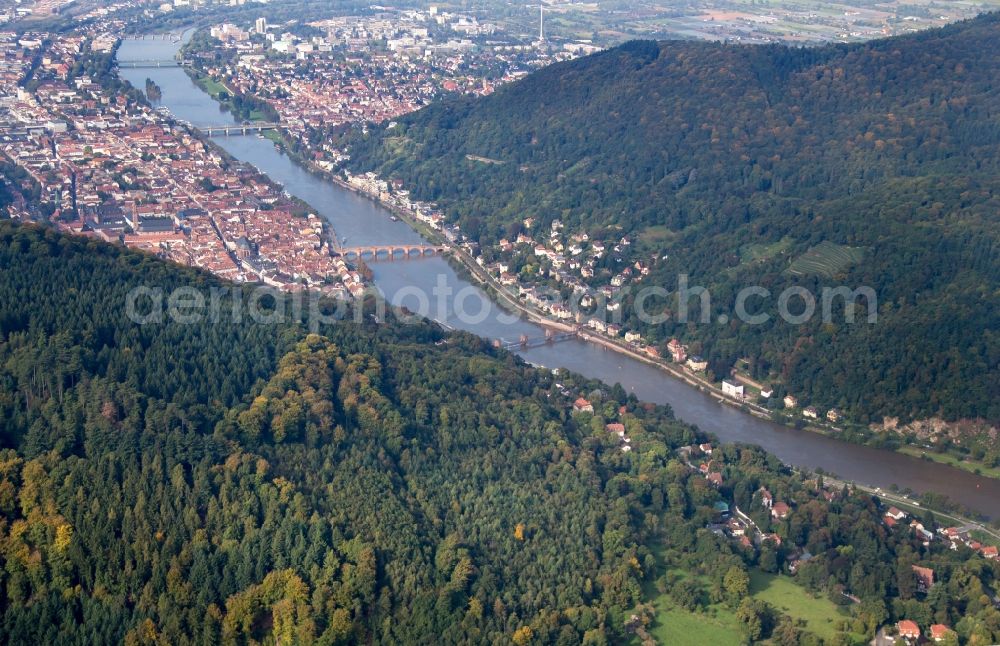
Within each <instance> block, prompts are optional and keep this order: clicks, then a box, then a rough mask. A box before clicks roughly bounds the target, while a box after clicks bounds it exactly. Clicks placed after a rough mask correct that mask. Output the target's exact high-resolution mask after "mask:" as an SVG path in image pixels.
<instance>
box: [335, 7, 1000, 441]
mask: <svg viewBox="0 0 1000 646" xmlns="http://www.w3.org/2000/svg"><path fill="white" fill-rule="evenodd" d="M998 41H1000V16H998V15H997V14H987V15H984V16H981V17H979V18H977V19H974V20H971V21H966V22H963V23H958V24H955V25H951V26H948V27H945V28H942V29H937V30H931V31H927V32H922V33H919V34H914V35H908V36H903V37H896V38H890V39H884V40H877V41H873V42H867V43H859V44H851V45H827V46H822V47H815V48H793V47H786V46H779V45H773V46H744V45H734V44H728V43H705V42H660V43H657V42H650V41H636V42H630V43H627V44H625V45H622V46H620V47H616V48H614V49H611V50H608V51H605V52H601V53H599V54H595V55H593V56H589V57H586V58H582V59H577V60H574V61H571V62H567V63H562V64H556V65H552V66H550V67H547V68H545V69H542V70H540V71H538V72H536V73H534V74H532V75H530V76H529V77H527V78H525V79H523V80H522V81H519V82H516V83H513V84H511V85H509V86H505V87H503V88H501V89H499V90H498V91H497V92H496V93H495V94H493V95H492V96H489V97H486V98H472V97H459V98H455V99H451V100H447V101H444V102H440V103H436V104H434V105H432V106H429V107H427V108H425V109H423V110H421V111H419V112H416V113H413V114H411V115H408V116H406V117H403V118H401V119H398V120H397V123H395V124H392V125H391V127H389V126H385V125H384V126H381V127H373V128H368V129H366V130H365V131H364V132H360V131H358V132H353V133H348V134H345V143H347V144H349V145H350V147H351V155H352V160H351V162H350V164H349V167H350V169H351V170H353V171H368V170H375V171H377V172H379V173H380V174H381V175H382V176H383V177H385V178H389V179H399V180H402V182H403V186H404V187H405V188H407V189H408V190H410V191H411V193H412V194H413V195H414V196H415V197H416V198H418V199H424V200H433V201H436V202H438V203H439V204H440V205H441V206H442V207H444V208H445V209H446V212H447V213H448V215H449V217H450V218H451V219H452V220H453V221H457V222H459V223H460V224H461V225H462V226H463V230H465V231H466V232H467V233H469V235H471V236H472V237H473V238H475V239H477V240H478V241H479V242H481V243H482V244H483V245H484V247H486V248H490V247H492V246H494V245H496V243H497V241H499V240H500V239H502V238H505V237H509V236H511V235H512V234H515V235H516V234H517V233H518V232H519V231H521V222H522V219H523V218H526V217H531V218H533V219H534V220H535V222H536V224H535V225H534V227H535V228H534V230H533V231H530V232H529V233H533V234H536V235H541V236H545V235H547V234H546V233H545V232H547V231H548V228H549V227H548V225H549V223H550V222H552V221H553V220H555V219H560V220H561V221H562V222H563V223H564V224H565V225H566V229H567V230H568V231H571V232H572V231H581V232H587V233H589V234H590V235H591V236H592V237H594V238H595V239H610V240H613V241H614V240H617V239H618V238H619V237H622V236H629V237H631V239H632V240H631V242H632V245H631V248H630V251H629V252H628V253H626V254H623V256H618V257H616V256H615V255H614V254H611V255H609V256H608V260H607V262H608V263H609V266H610V267H612V268H613V266H614V263H616V262H622V261H626V262H632V261H635V260H642V261H643V262H646V263H651V264H652V272H651V274H650V276H649V277H648V278H646V279H644V281H643V282H642V283H641V285H660V286H663V287H665V288H667V289H668V290H674V289H676V286H677V284H678V283H677V280H678V275H680V274H688V275H690V281H691V284H692V285H702V286H705V287H707V288H708V289H709V291H710V293H711V294H712V297H713V298H712V310H713V311H712V313H711V317H710V321H711V323H707V324H691V323H688V324H685V323H683V322H680V321H679V320H678V317H677V316H676V307H677V305H676V299H675V298H672V297H671V298H668V299H663V300H662V301H660V308H661V309H660V310H656V309H655V308H654V312H657V311H662V312H663V313H665V314H667V315H668V316H669V317H670V318H669V319H668V320H667V322H666V323H663V324H659V325H655V326H648V325H643V324H642V323H641V322H640V321H638V320H636V317H635V315H634V313H633V308H632V307H630V306H629V301H628V300H627V299H626V301H625V305H626V307H624V308H623V312H624V313H625V319H624V321H623V322H624V324H625V326H626V327H628V328H634V329H639V330H641V331H642V332H643V333H644V335H645V336H646V337H647V338H648V339H650V340H651V341H653V342H654V343H659V344H661V345H662V344H665V343H666V342H667V341H668V340H670V339H671V338H672V337H678V338H680V339H681V340H682V341H684V342H687V343H691V344H692V345H693V347H695V348H696V349H697V350H698V351H700V353H701V354H702V355H703V356H705V357H706V359H708V361H709V363H710V366H711V367H712V370H713V372H714V373H715V375H716V376H717V377H718V378H721V377H722V376H725V375H726V374H728V370H729V368H730V367H732V366H733V365H734V364H735V363H736V362H737V361H738V360H746V365H747V366H748V367H749V370H750V372H751V374H752V376H754V377H756V378H758V379H761V380H773V381H774V382H775V383H778V384H782V385H783V386H784V388H786V389H787V390H788V391H789V392H792V393H795V394H797V395H798V396H799V397H800V398H802V399H804V400H805V401H807V402H810V403H813V404H815V405H817V406H818V407H820V408H821V409H825V408H831V407H839V408H841V409H842V410H844V411H846V412H848V413H849V414H850V415H851V416H852V417H853V418H854V419H855V420H858V421H862V422H869V421H881V419H882V416H883V415H895V416H900V417H902V418H903V419H910V418H923V417H929V416H932V415H941V416H943V417H945V418H946V419H949V420H954V419H959V418H985V419H987V420H992V421H997V420H1000V337H998V335H997V323H998V321H1000V299H998V298H997V289H998V287H1000V262H997V258H998V257H1000V219H998V216H997V213H998V212H1000V203H998V197H997V196H998V195H1000V179H998V178H1000V157H998V155H997V154H996V151H997V150H998V146H1000V126H998V123H997V119H996V116H997V114H1000V94H998V92H997V81H996V75H995V70H996V69H997V68H998V66H1000V49H998V48H997V47H996V43H997V42H998ZM479 159H489V160H493V161H494V163H480V162H478V161H476V160H479ZM619 266H625V265H619ZM600 269H601V268H600V267H599V268H598V272H597V274H596V275H595V277H594V279H593V281H592V283H593V284H594V285H599V284H601V283H602V281H603V284H607V281H608V279H609V278H610V277H611V275H612V273H611V272H610V271H607V272H604V273H603V274H602V272H601V271H600ZM750 285H761V286H763V287H765V288H767V289H768V290H770V292H771V293H772V294H773V295H774V296H773V297H772V302H771V304H770V307H771V309H768V310H766V311H767V312H768V313H770V314H771V315H772V316H771V322H769V323H768V324H764V325H741V324H739V322H738V321H735V320H733V319H734V318H735V317H733V304H734V299H735V295H736V293H737V292H738V290H740V289H741V288H743V287H745V286H750ZM794 285H798V286H803V287H805V288H807V289H809V290H810V291H811V292H812V293H814V294H815V295H816V299H817V301H819V300H820V294H821V290H822V288H823V287H824V286H830V287H836V286H839V285H846V286H848V287H850V288H851V289H854V288H858V287H861V286H871V287H873V288H874V289H875V290H876V293H877V297H878V322H877V324H873V325H869V324H864V323H862V324H857V323H855V324H848V323H847V321H846V319H845V317H844V316H843V311H842V310H841V311H840V314H839V316H838V315H835V316H834V317H833V320H832V321H831V322H830V323H828V324H823V322H822V317H821V316H818V315H817V316H814V317H813V318H812V319H811V320H810V321H809V322H807V323H805V324H802V325H786V324H784V323H782V322H781V321H780V320H779V319H778V317H777V316H774V312H773V309H774V303H773V300H774V299H776V298H777V295H778V294H779V293H780V292H782V291H783V290H784V289H785V288H787V287H789V286H794ZM751 302H752V303H754V302H756V301H751ZM859 304H860V305H861V306H864V305H865V301H864V299H860V300H859ZM838 307H839V306H838ZM800 309H801V308H800V307H798V308H795V307H793V308H792V311H793V312H796V313H797V312H798V311H799V310H800ZM835 312H836V310H835ZM751 313H754V312H753V310H751ZM723 314H724V315H727V316H728V317H729V319H731V320H730V322H728V323H721V324H719V323H716V321H717V320H718V317H719V315H723ZM692 318H693V319H694V320H697V318H698V317H697V312H696V315H695V316H693V317H692ZM863 319H864V317H863V316H860V317H859V319H858V320H863ZM664 354H666V353H665V351H664Z"/></svg>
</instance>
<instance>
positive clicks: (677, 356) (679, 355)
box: [667, 339, 687, 363]
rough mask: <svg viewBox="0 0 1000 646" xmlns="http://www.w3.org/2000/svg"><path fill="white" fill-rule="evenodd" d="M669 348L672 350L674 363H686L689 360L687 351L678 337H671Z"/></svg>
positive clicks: (671, 355) (671, 354)
mask: <svg viewBox="0 0 1000 646" xmlns="http://www.w3.org/2000/svg"><path fill="white" fill-rule="evenodd" d="M667 349H668V350H670V357H671V358H672V359H673V360H674V363H684V362H685V361H686V360H687V351H686V350H685V349H684V346H683V345H681V342H680V341H678V340H677V339H671V340H670V343H668V344H667Z"/></svg>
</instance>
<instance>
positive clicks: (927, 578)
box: [913, 565, 934, 592]
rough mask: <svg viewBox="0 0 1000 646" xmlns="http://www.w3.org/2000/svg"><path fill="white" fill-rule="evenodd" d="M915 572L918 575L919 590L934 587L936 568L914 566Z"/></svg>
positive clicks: (924, 590)
mask: <svg viewBox="0 0 1000 646" xmlns="http://www.w3.org/2000/svg"><path fill="white" fill-rule="evenodd" d="M913 574H914V576H916V577H917V591H918V592H927V591H928V590H930V589H931V588H932V587H934V570H932V569H930V568H929V567H920V566H919V565H914V566H913Z"/></svg>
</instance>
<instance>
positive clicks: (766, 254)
mask: <svg viewBox="0 0 1000 646" xmlns="http://www.w3.org/2000/svg"><path fill="white" fill-rule="evenodd" d="M793 242H794V240H792V239H791V238H782V239H781V240H778V241H777V242H772V243H771V244H748V245H746V246H745V247H743V248H742V249H740V259H741V260H742V262H744V263H747V264H749V263H752V262H760V261H763V260H770V259H771V258H774V257H775V256H777V255H778V254H780V253H784V252H785V251H787V250H788V248H789V247H791V246H792V243H793Z"/></svg>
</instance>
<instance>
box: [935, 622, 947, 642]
mask: <svg viewBox="0 0 1000 646" xmlns="http://www.w3.org/2000/svg"><path fill="white" fill-rule="evenodd" d="M950 632H951V628H949V627H948V626H945V625H944V624H934V625H933V626H931V630H930V637H931V640H932V641H934V642H935V643H940V642H943V641H944V640H945V638H946V637H947V636H948V633H950Z"/></svg>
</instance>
